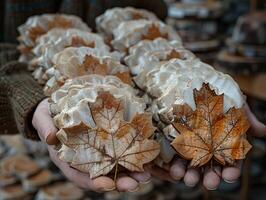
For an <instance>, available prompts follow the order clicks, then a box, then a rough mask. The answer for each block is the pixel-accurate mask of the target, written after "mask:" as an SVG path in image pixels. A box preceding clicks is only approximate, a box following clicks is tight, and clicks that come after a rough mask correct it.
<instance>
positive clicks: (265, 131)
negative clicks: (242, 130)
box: [244, 104, 266, 137]
mask: <svg viewBox="0 0 266 200" xmlns="http://www.w3.org/2000/svg"><path fill="white" fill-rule="evenodd" d="M244 108H245V111H246V114H247V116H248V119H249V121H250V124H251V129H252V131H251V133H252V134H253V135H254V136H257V137H263V136H265V135H266V125H264V124H263V123H262V122H260V121H259V120H258V119H257V117H256V116H255V115H254V114H253V113H252V111H251V110H250V108H249V106H248V105H247V104H245V107H244Z"/></svg>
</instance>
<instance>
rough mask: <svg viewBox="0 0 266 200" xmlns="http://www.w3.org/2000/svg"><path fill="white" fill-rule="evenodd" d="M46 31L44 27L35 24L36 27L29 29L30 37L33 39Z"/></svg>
mask: <svg viewBox="0 0 266 200" xmlns="http://www.w3.org/2000/svg"><path fill="white" fill-rule="evenodd" d="M45 33H46V31H45V30H44V29H43V28H42V27H40V26H34V27H32V28H30V29H29V38H30V39H31V40H32V41H35V40H36V39H37V38H38V37H40V36H41V35H43V34H45Z"/></svg>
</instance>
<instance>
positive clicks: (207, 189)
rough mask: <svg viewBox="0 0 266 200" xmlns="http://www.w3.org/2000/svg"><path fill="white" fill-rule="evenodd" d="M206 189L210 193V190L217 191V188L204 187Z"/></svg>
mask: <svg viewBox="0 0 266 200" xmlns="http://www.w3.org/2000/svg"><path fill="white" fill-rule="evenodd" d="M206 189H207V190H211V191H212V190H216V189H217V187H215V188H208V187H206Z"/></svg>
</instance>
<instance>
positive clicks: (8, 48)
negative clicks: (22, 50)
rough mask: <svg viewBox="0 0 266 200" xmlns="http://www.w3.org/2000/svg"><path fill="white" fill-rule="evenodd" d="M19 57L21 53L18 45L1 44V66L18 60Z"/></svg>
mask: <svg viewBox="0 0 266 200" xmlns="http://www.w3.org/2000/svg"><path fill="white" fill-rule="evenodd" d="M18 57H19V51H18V50H17V45H15V44H10V43H0V66H3V65H5V64H6V63H8V62H10V61H12V60H17V59H18Z"/></svg>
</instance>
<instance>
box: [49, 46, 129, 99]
mask: <svg viewBox="0 0 266 200" xmlns="http://www.w3.org/2000/svg"><path fill="white" fill-rule="evenodd" d="M86 56H92V58H93V59H96V60H97V62H99V63H100V64H102V65H104V66H105V67H106V73H107V75H116V74H117V73H123V72H129V70H128V67H126V66H124V65H122V64H121V63H120V62H119V57H117V55H115V54H112V53H109V52H106V51H102V50H101V49H97V48H96V49H92V48H89V47H68V48H66V49H64V50H62V51H61V52H59V53H57V54H56V55H55V56H54V57H53V61H52V63H53V67H52V68H50V69H48V70H47V71H46V75H47V77H48V78H49V80H48V81H47V82H46V86H45V88H44V91H45V93H46V94H47V95H49V94H50V93H51V92H53V91H54V90H55V89H58V87H59V86H60V85H62V84H63V83H64V82H65V80H67V79H70V78H76V77H78V76H83V75H88V74H90V73H91V70H90V66H88V63H87V64H84V60H85V59H86ZM92 65H94V64H93V63H92ZM87 68H88V69H87ZM104 72H105V71H104ZM104 72H103V73H104ZM102 75H105V74H102Z"/></svg>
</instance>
